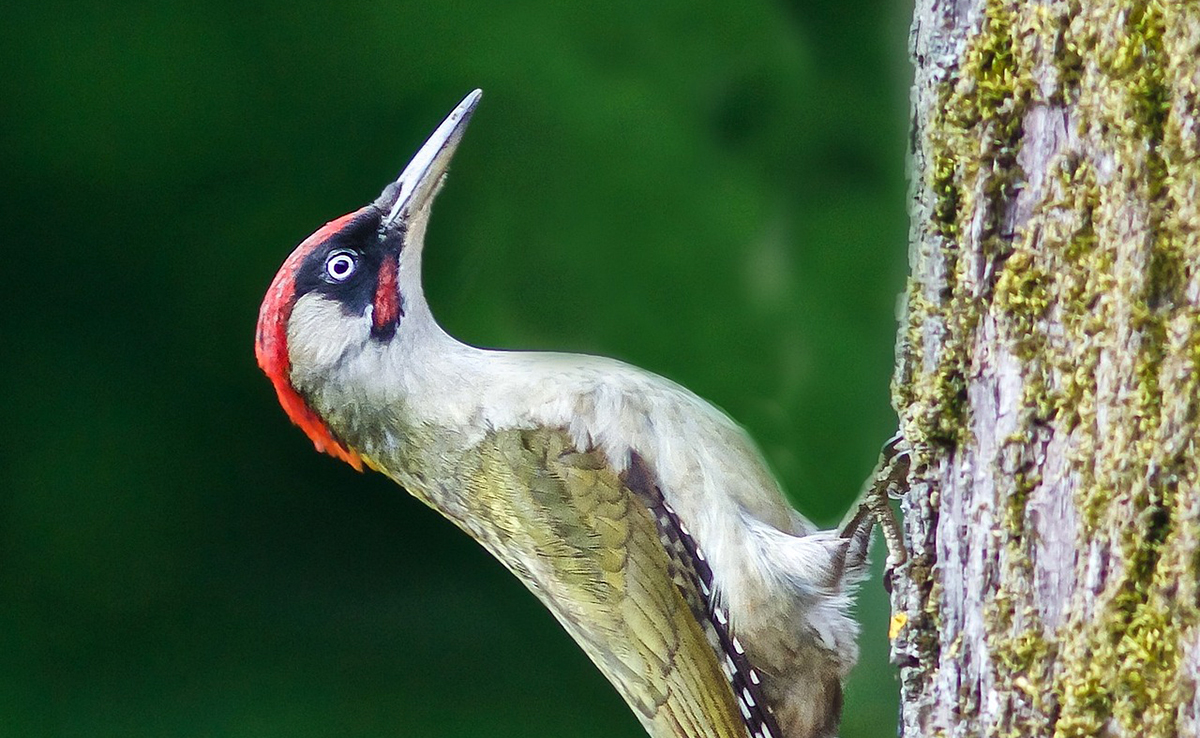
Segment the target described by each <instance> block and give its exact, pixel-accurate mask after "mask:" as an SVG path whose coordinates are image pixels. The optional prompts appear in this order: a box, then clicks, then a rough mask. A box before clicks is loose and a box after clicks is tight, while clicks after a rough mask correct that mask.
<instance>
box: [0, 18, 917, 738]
mask: <svg viewBox="0 0 1200 738" xmlns="http://www.w3.org/2000/svg"><path fill="white" fill-rule="evenodd" d="M908 15H909V7H908V5H907V4H905V3H898V2H895V1H893V0H828V1H820V2H818V1H817V0H811V1H810V0H794V1H793V2H790V3H787V2H778V3H771V2H763V1H760V0H746V1H744V2H736V3H720V4H717V3H685V2H661V3H640V2H632V1H630V0H625V1H624V2H614V3H608V4H603V5H595V6H592V5H588V4H582V3H563V2H561V1H559V0H526V1H525V2H514V3H498V2H477V3H466V2H445V1H442V0H426V1H425V2H420V3H408V2H374V1H372V2H367V1H363V0H351V1H350V2H341V3H329V4H323V3H313V2H306V1H304V0H301V1H300V2H295V1H292V2H276V3H249V4H247V3H241V2H237V3H235V2H207V3H203V4H194V5H185V4H164V3H157V2H155V3H151V2H145V3H138V2H120V1H118V2H105V3H98V2H70V3H62V4H59V3H55V2H44V3H40V4H34V3H30V2H24V3H16V4H10V5H9V6H8V7H6V10H5V18H4V21H3V23H2V24H0V64H2V68H3V69H4V70H5V71H4V73H3V74H2V75H0V94H2V96H3V100H4V113H3V115H2V116H0V157H2V166H3V173H4V180H5V187H4V197H3V199H2V201H0V214H2V216H3V223H4V228H3V233H4V235H3V238H2V243H3V244H4V254H5V258H6V259H7V261H6V266H5V268H4V270H3V275H4V278H3V284H4V301H5V310H4V311H3V313H2V317H0V336H2V338H3V350H2V353H0V379H3V382H4V387H5V388H6V389H5V391H4V402H3V408H4V410H3V412H4V419H5V423H4V428H5V434H6V435H7V439H6V440H5V442H4V443H3V445H2V448H3V451H0V485H2V487H0V489H2V493H3V494H2V495H0V733H2V734H3V735H5V736H88V737H93V736H478V737H480V738H482V737H485V736H585V737H586V736H605V737H610V738H611V737H614V736H629V737H631V738H632V737H635V736H639V735H642V734H641V732H640V729H639V727H638V725H637V723H636V722H635V720H634V718H633V717H632V715H631V714H630V713H629V711H628V710H627V709H626V708H625V707H624V705H623V704H622V703H621V702H620V700H619V699H618V698H617V696H616V694H615V692H614V691H613V690H612V689H611V688H610V687H609V686H608V684H607V683H606V682H604V681H603V680H602V679H601V677H600V676H599V674H598V673H597V672H596V671H595V670H594V669H593V668H592V667H591V666H590V664H589V663H588V662H587V661H586V660H585V658H584V657H583V656H582V655H581V653H580V652H579V651H578V650H577V649H576V647H575V646H574V645H573V644H572V643H571V642H570V641H569V640H568V638H567V637H566V636H565V635H564V633H563V632H562V631H561V629H560V628H559V627H558V626H557V624H555V622H554V621H553V620H552V619H551V617H550V616H549V614H548V613H546V612H545V611H544V610H543V609H542V608H541V607H540V606H539V605H538V604H537V603H536V602H535V601H534V599H533V598H532V596H530V595H529V594H527V593H526V592H525V590H524V589H523V588H522V587H521V586H520V585H519V584H518V583H517V582H516V581H515V580H514V579H512V578H511V577H510V576H509V575H508V574H507V573H506V572H504V571H503V570H502V569H501V568H500V566H499V565H498V564H496V563H494V562H493V561H491V560H490V559H489V558H488V557H487V556H486V555H485V554H484V553H483V552H482V550H480V549H479V548H477V547H476V546H475V545H474V544H473V543H472V542H470V541H469V540H468V539H467V538H466V537H465V536H463V535H462V534H461V533H459V532H458V531H457V530H456V529H454V528H453V527H452V526H450V525H449V524H447V523H445V522H443V521H442V520H441V519H440V518H438V517H437V516H436V515H435V514H434V513H432V512H430V511H428V510H426V509H425V508H424V507H422V506H421V505H420V504H418V503H417V502H415V501H414V500H412V499H411V498H409V497H408V496H407V495H405V494H403V493H401V492H400V490H399V489H397V488H395V487H394V486H393V485H391V484H390V483H389V482H387V481H386V480H384V479H383V478H382V477H380V476H378V475H374V474H365V475H360V474H357V473H355V472H353V471H352V470H351V469H350V468H349V467H347V466H345V465H342V464H340V463H338V462H335V461H333V460H332V459H330V458H328V457H326V456H322V455H319V454H317V453H315V452H314V451H313V449H312V446H311V444H310V443H309V442H308V441H307V440H306V439H305V438H304V437H303V435H302V434H301V433H300V432H299V431H298V430H296V429H295V428H293V427H291V426H289V424H288V422H287V420H286V418H285V416H284V414H283V412H282V411H281V410H280V409H279V408H278V406H277V404H276V401H275V397H274V394H273V392H272V390H271V387H270V385H269V384H268V382H267V381H266V380H265V379H264V378H263V377H262V376H260V374H259V372H258V370H257V368H256V367H255V365H254V359H253V351H252V337H253V331H254V323H255V319H256V315H257V310H258V304H259V301H260V299H261V297H262V295H263V293H264V291H265V289H266V287H267V285H268V284H269V282H270V280H271V277H272V275H273V274H274V272H275V269H276V268H277V267H278V266H279V264H280V263H281V262H282V260H283V258H284V257H285V256H286V255H287V254H288V252H289V251H290V250H291V248H292V246H293V245H294V244H296V243H297V242H298V241H300V240H301V239H302V238H303V237H304V236H306V235H307V234H308V233H309V232H311V231H312V230H314V229H315V228H316V227H318V226H319V225H320V224H322V223H323V222H325V221H327V220H330V219H332V218H333V217H335V216H337V215H340V214H341V213H344V212H347V211H349V210H352V209H354V208H357V207H359V206H360V205H361V204H363V203H365V202H367V201H368V200H370V199H372V198H374V197H375V196H376V195H377V193H378V192H379V190H380V189H381V188H382V187H383V185H384V184H385V183H387V182H388V181H389V180H390V179H391V178H392V177H394V176H395V174H396V173H397V172H398V171H399V169H400V168H401V167H402V166H403V164H404V163H405V162H406V161H407V159H408V157H409V156H410V155H411V154H412V153H413V152H414V151H415V149H416V147H417V146H418V145H419V144H420V143H421V142H422V141H423V140H424V138H425V136H426V135H427V134H428V133H429V132H430V131H431V130H432V129H433V127H434V126H435V125H436V124H437V123H438V122H439V121H440V120H441V118H442V117H443V116H444V115H445V114H446V113H447V112H449V110H450V109H451V107H452V106H453V105H454V104H455V103H456V102H458V100H459V99H460V98H461V97H462V96H463V95H464V94H465V93H466V92H468V91H469V90H470V89H472V88H473V87H477V86H478V87H482V88H483V89H484V91H485V97H484V101H483V104H482V106H481V107H480V109H479V111H478V112H477V114H476V117H475V119H474V121H473V122H472V124H471V128H470V130H469V132H468V134H467V137H466V139H465V141H464V143H463V146H462V148H461V149H460V151H459V153H458V156H457V159H456V166H455V168H454V171H453V174H452V176H451V179H450V184H449V186H448V187H447V188H446V190H445V191H444V192H443V194H442V196H441V198H440V200H439V203H438V206H437V208H436V209H435V214H434V220H433V224H432V227H431V231H430V239H429V245H428V247H427V249H426V254H427V259H426V277H427V279H426V281H427V290H428V292H429V294H430V300H431V302H432V304H433V307H434V310H435V312H436V313H437V314H438V315H439V316H440V318H441V319H442V321H443V323H444V325H445V326H446V327H447V329H448V330H449V331H450V332H451V333H452V334H454V335H456V336H458V337H460V338H461V339H463V340H466V341H468V342H471V343H475V344H480V345H487V346H500V347H523V348H554V349H562V350H573V351H584V352H594V353H603V354H608V355H612V356H616V357H619V358H622V359H625V360H627V361H630V362H632V363H635V364H638V365H641V366H643V367H647V368H649V369H652V370H654V371H657V372H659V373H661V374H664V375H666V376H668V377H671V378H673V379H675V380H678V381H679V382H681V383H683V384H685V385H687V386H688V387H690V388H692V389H694V390H695V391H697V392H699V393H700V394H701V395H703V396H705V397H707V398H709V399H711V400H712V401H714V402H715V403H717V404H718V405H720V406H722V407H723V408H725V409H726V410H727V411H728V412H730V413H731V414H732V415H733V416H734V417H735V418H736V419H738V420H739V421H740V422H741V423H743V424H744V425H746V426H747V427H748V428H749V429H750V431H751V433H752V434H753V435H754V437H755V438H756V439H758V441H759V442H760V443H761V445H762V447H763V450H764V452H765V453H766V455H767V457H768V458H769V460H770V462H771V464H772V466H773V467H774V469H775V471H776V472H777V473H778V474H779V475H780V476H781V477H782V479H783V481H784V484H785V486H786V487H787V489H788V490H789V491H790V493H791V495H792V497H793V500H794V501H795V503H796V504H797V506H798V507H800V508H801V509H802V510H803V511H804V512H805V513H806V514H808V515H809V516H810V517H812V518H813V519H815V520H817V521H819V522H821V523H824V524H833V523H834V522H835V521H836V520H837V519H838V518H839V517H840V515H841V513H842V512H843V510H844V509H845V508H846V506H847V505H848V503H849V501H850V499H851V498H852V497H853V496H854V494H855V493H856V491H857V489H858V486H859V483H860V481H861V480H862V479H863V478H864V477H865V476H866V474H867V473H868V471H869V469H870V467H871V465H872V463H873V461H874V458H875V455H876V454H877V452H878V449H879V446H880V444H881V443H882V442H883V441H884V439H886V438H887V436H888V434H889V433H890V432H891V430H892V428H893V427H894V420H893V416H892V413H891V411H890V409H889V407H888V402H887V392H888V380H889V373H890V367H891V363H892V344H893V337H894V326H895V318H894V306H895V296H896V295H897V293H898V292H899V291H900V288H901V285H902V281H903V274H904V259H905V241H906V227H907V226H906V216H905V199H904V189H905V185H904V169H903V167H904V151H905V128H906V110H907V108H906V90H907V85H908V80H909V77H910V73H909V67H908V62H907V59H906V56H905V44H906V41H907V29H908V22H909V17H908ZM880 550H881V547H880ZM876 558H882V554H881V553H879V552H878V551H877V554H876ZM876 568H877V569H878V566H877V567H876ZM859 611H860V613H861V616H862V620H863V622H864V624H865V625H864V634H863V637H862V640H861V645H862V651H863V658H862V661H861V664H860V666H859V667H858V669H857V670H856V671H855V673H854V676H853V678H852V680H851V683H850V686H849V690H848V695H847V702H846V711H845V722H844V728H843V733H842V735H843V736H844V738H854V737H857V736H883V735H893V734H894V724H895V719H894V713H895V697H894V693H895V691H896V682H895V676H894V672H893V670H892V668H891V667H890V666H889V665H888V664H887V660H886V650H887V642H886V629H887V612H886V602H885V596H884V593H883V589H882V585H881V584H880V580H879V578H878V576H876V578H875V579H873V580H872V581H869V582H867V583H866V584H865V586H864V588H863V593H862V596H861V598H860V606H859Z"/></svg>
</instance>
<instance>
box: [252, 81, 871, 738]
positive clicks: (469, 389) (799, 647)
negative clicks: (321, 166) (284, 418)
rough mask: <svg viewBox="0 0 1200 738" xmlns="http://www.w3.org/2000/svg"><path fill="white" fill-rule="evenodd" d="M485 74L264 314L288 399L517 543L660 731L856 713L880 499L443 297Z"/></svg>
mask: <svg viewBox="0 0 1200 738" xmlns="http://www.w3.org/2000/svg"><path fill="white" fill-rule="evenodd" d="M481 95H482V92H481V91H480V90H475V91H473V92H471V93H470V94H469V95H467V96H466V98H464V99H463V100H462V102H461V103H460V104H459V105H458V106H457V107H456V108H454V110H453V111H452V112H451V113H450V115H449V116H448V117H446V118H445V119H444V120H443V121H442V123H441V124H440V125H439V126H438V127H437V129H436V130H435V131H434V132H433V134H432V135H431V136H430V137H429V139H428V140H427V141H426V142H425V143H424V144H423V145H422V146H421V148H420V149H419V150H418V151H417V153H416V155H415V156H414V157H413V158H412V160H411V161H410V162H409V163H408V164H407V165H406V166H405V167H404V169H403V171H402V172H401V174H400V176H399V177H398V178H397V179H396V180H395V181H393V182H391V183H390V184H388V185H387V186H386V187H385V188H384V190H383V191H382V193H381V194H380V195H379V196H378V198H376V199H375V200H374V201H372V202H371V203H369V204H368V205H366V206H364V207H362V208H361V209H359V210H356V211H354V212H351V213H349V214H347V215H343V216H342V217H340V218H337V219H335V220H332V221H330V222H328V223H326V224H325V225H324V226H322V227H320V228H319V229H317V230H316V231H315V232H314V233H313V234H312V235H311V236H309V237H308V238H306V239H305V240H304V241H303V242H301V243H300V244H299V245H298V246H297V247H296V248H295V250H294V251H292V253H291V255H290V256H288V257H287V258H286V260H285V261H284V263H283V265H282V266H281V267H280V269H279V271H278V272H277V274H276V275H275V277H274V279H273V281H272V282H271V285H270V287H269V288H268V290H267V294H266V296H265V298H264V300H263V302H262V306H261V309H260V311H259V316H258V324H257V329H256V336H255V353H256V357H257V361H258V364H259V365H260V367H261V369H262V370H263V371H264V373H265V374H266V375H267V377H268V378H269V379H270V381H271V383H272V384H273V386H274V389H275V392H276V394H277V396H278V400H279V402H280V404H281V405H282V407H283V409H284V411H285V412H286V414H287V415H288V417H289V418H290V419H291V421H292V422H293V423H294V424H295V425H297V426H299V427H300V429H302V430H303V431H304V433H305V434H307V436H308V437H309V438H310V439H311V441H312V443H313V444H314V446H315V447H316V449H317V450H318V451H323V452H325V453H327V454H329V455H331V456H333V457H335V458H337V459H340V460H342V461H344V462H346V463H348V464H349V465H350V466H352V467H354V468H355V469H358V470H360V471H361V470H362V469H363V467H364V466H365V467H367V468H369V469H372V470H375V471H377V472H380V473H382V474H384V475H386V476H387V477H389V478H390V479H392V480H393V481H395V482H396V483H397V484H398V485H400V486H401V487H402V488H404V489H405V490H407V491H408V492H409V493H410V494H412V495H414V496H415V497H416V498H417V499H419V500H420V501H422V502H423V503H425V504H427V505H429V506H430V507H432V508H434V509H435V510H437V511H438V512H439V513H441V514H442V515H443V516H445V517H446V518H448V519H449V520H450V521H451V522H452V523H454V524H455V525H457V526H458V527H459V528H461V529H462V530H463V531H465V532H466V533H467V534H468V535H469V536H470V537H471V538H473V539H475V540H476V541H477V542H478V543H480V544H481V545H482V546H483V547H484V548H485V549H486V550H487V551H489V552H490V553H491V554H492V555H493V556H495V558H496V559H498V560H499V561H500V563H501V564H503V565H504V566H505V567H506V568H507V569H509V570H510V571H511V572H512V573H513V574H514V575H515V576H516V577H517V578H518V579H519V580H520V581H521V582H522V583H523V584H524V585H525V586H526V587H527V588H528V589H529V590H530V591H531V592H532V593H533V594H534V595H535V596H536V597H537V598H538V599H539V600H540V601H541V602H542V603H543V604H544V605H545V607H546V608H548V609H549V611H550V612H551V613H552V614H553V616H554V617H555V618H556V619H557V620H558V622H559V623H561V625H562V626H563V627H564V628H565V630H566V631H567V632H568V633H569V634H570V636H571V637H572V638H573V639H574V640H575V641H576V642H577V643H578V645H579V646H580V647H581V648H582V649H583V651H584V652H585V653H586V654H587V656H588V657H589V658H590V659H591V661H592V662H593V663H594V664H595V665H596V667H597V668H598V669H599V670H600V672H601V673H602V674H603V675H604V676H605V677H606V678H607V679H608V680H609V681H610V682H611V683H612V685H613V686H614V687H615V688H616V690H617V691H618V692H619V694H620V695H621V697H623V698H624V700H625V701H626V703H627V704H628V705H629V707H630V708H631V710H632V711H633V713H634V714H635V716H636V717H637V719H638V720H639V721H640V723H641V725H642V727H643V728H644V729H645V730H646V732H647V733H648V734H649V735H650V736H652V737H653V738H831V737H832V736H835V735H836V733H837V730H838V723H839V720H840V715H841V707H842V686H843V683H844V679H845V678H846V676H847V674H848V672H849V670H850V669H851V667H852V666H853V665H854V663H855V661H856V659H857V656H858V649H857V635H858V625H857V624H856V622H855V620H854V618H853V616H852V614H851V611H850V610H851V600H852V596H853V592H854V589H855V586H856V585H857V583H858V582H860V581H861V580H862V579H863V578H864V577H865V574H866V570H867V558H868V552H867V549H868V547H869V542H870V531H871V516H870V515H858V516H855V518H854V520H853V522H852V523H851V524H849V525H848V526H847V527H845V528H843V529H842V530H820V529H818V528H817V527H816V526H815V525H814V524H813V523H811V522H810V521H808V520H807V519H806V518H804V517H803V516H802V515H800V514H799V513H798V512H797V511H796V510H795V509H794V508H793V507H792V506H791V505H790V504H789V503H788V502H787V499H786V497H785V496H784V492H783V490H782V488H781V487H780V485H779V483H778V481H777V480H776V479H775V477H774V476H773V475H772V473H771V472H770V471H769V469H768V467H767V465H766V463H765V461H764V459H763V457H762V455H761V453H760V452H759V451H758V450H757V447H756V446H755V445H754V443H753V441H752V440H751V439H750V438H749V436H748V435H747V433H746V432H745V431H744V430H743V429H742V428H741V427H740V426H738V425H737V424H736V423H735V422H734V421H733V420H731V419H730V418H729V417H728V416H727V415H726V414H725V413H723V412H722V411H720V410H718V409H717V408H716V407H715V406H713V405H712V404H709V403H708V402H706V401H705V400H702V399H701V398H700V397H698V396H697V395H695V394H693V393H692V392H690V391H689V390H687V389H685V388H683V387H682V386H680V385H678V384H676V383H674V382H672V381H669V380H667V379H665V378H663V377H660V376H657V375H655V374H653V373H651V372H648V371H645V370H642V369H639V368H636V367H634V366H631V365H629V364H626V363H622V362H620V361H617V360H614V359H609V358H604V357H598V356H589V355H576V354H568V353H551V352H533V351H510V350H495V349H484V348H478V347H475V346H471V345H468V344H465V343H462V342H460V341H458V340H457V339H455V338H453V337H451V336H450V335H448V334H447V333H446V332H445V331H444V330H443V329H442V328H441V327H440V326H439V325H438V323H437V321H436V320H435V319H434V316H433V314H432V313H431V311H430V308H429V305H428V303H427V301H426V298H425V295H424V292H423V289H422V282H421V257H422V249H423V246H424V240H425V233H426V229H427V226H428V223H429V220H430V212H431V207H432V203H433V201H434V199H435V197H436V196H437V193H438V192H439V190H440V189H441V187H442V185H443V184H444V182H445V180H446V175H447V171H448V168H449V162H450V159H451V157H452V156H453V155H454V153H455V151H456V149H457V148H458V146H459V143H460V141H461V140H462V137H463V132H464V130H465V129H466V126H467V123H468V122H469V121H470V119H471V117H472V114H473V113H474V111H475V110H476V107H477V106H478V104H479V101H480V99H481ZM864 521H865V522H864Z"/></svg>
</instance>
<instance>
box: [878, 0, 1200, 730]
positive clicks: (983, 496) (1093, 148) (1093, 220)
mask: <svg viewBox="0 0 1200 738" xmlns="http://www.w3.org/2000/svg"><path fill="white" fill-rule="evenodd" d="M912 50H913V56H914V59H915V63H916V83H915V85H914V88H913V119H914V131H913V141H912V148H913V233H912V250H911V254H910V261H911V270H912V277H911V279H910V282H909V286H908V290H907V294H906V305H905V309H904V315H903V317H902V324H901V336H900V341H899V346H898V365H897V366H898V369H897V374H896V378H895V386H894V404H895V406H896V409H897V411H898V412H899V413H900V417H901V424H902V431H903V434H904V437H905V440H906V443H907V444H908V446H909V447H910V448H911V453H912V464H911V473H910V479H909V483H910V490H909V492H908V494H907V497H906V498H905V499H904V501H903V503H902V507H903V510H904V513H905V535H906V538H907V540H908V544H909V546H910V549H911V556H910V558H909V561H908V563H906V564H905V565H904V566H902V567H901V568H900V569H898V570H897V572H896V576H895V578H894V590H893V601H892V604H893V611H894V613H895V617H894V620H893V658H894V659H895V660H896V661H897V663H899V664H900V666H901V704H902V708H901V728H900V732H901V735H902V736H904V737H905V738H925V737H926V736H938V735H946V736H968V735H969V736H975V735H986V736H1096V735H1111V736H1174V735H1183V736H1196V735H1200V697H1198V696H1197V679H1198V678H1200V600H1198V598H1200V457H1198V455H1197V445H1198V444H1197V440H1198V438H1200V433H1198V429H1200V142H1198V139H1200V71H1198V64H1200V62H1198V60H1200V3H1197V2H1170V1H1169V0H1161V1H1159V2H1131V1H1129V0H1110V1H1108V2H1105V1H1103V0H1097V1H1095V2H1089V1H1088V0H1071V1H1069V2H1062V1H1059V0H1046V1H1044V2H1029V1H1024V0H945V1H941V0H918V2H917V10H916V18H915V22H914V26H913V37H912Z"/></svg>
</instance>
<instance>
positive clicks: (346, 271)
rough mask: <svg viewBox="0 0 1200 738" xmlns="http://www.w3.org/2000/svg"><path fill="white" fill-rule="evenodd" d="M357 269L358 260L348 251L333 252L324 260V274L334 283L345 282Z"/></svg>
mask: <svg viewBox="0 0 1200 738" xmlns="http://www.w3.org/2000/svg"><path fill="white" fill-rule="evenodd" d="M357 268H358V259H356V258H355V256H354V254H352V253H350V252H349V251H334V252H333V253H332V254H330V255H329V258H327V259H325V274H326V275H327V276H328V277H329V278H330V279H332V280H333V281H334V282H345V281H346V280H347V279H350V275H352V274H354V270H355V269H357Z"/></svg>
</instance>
